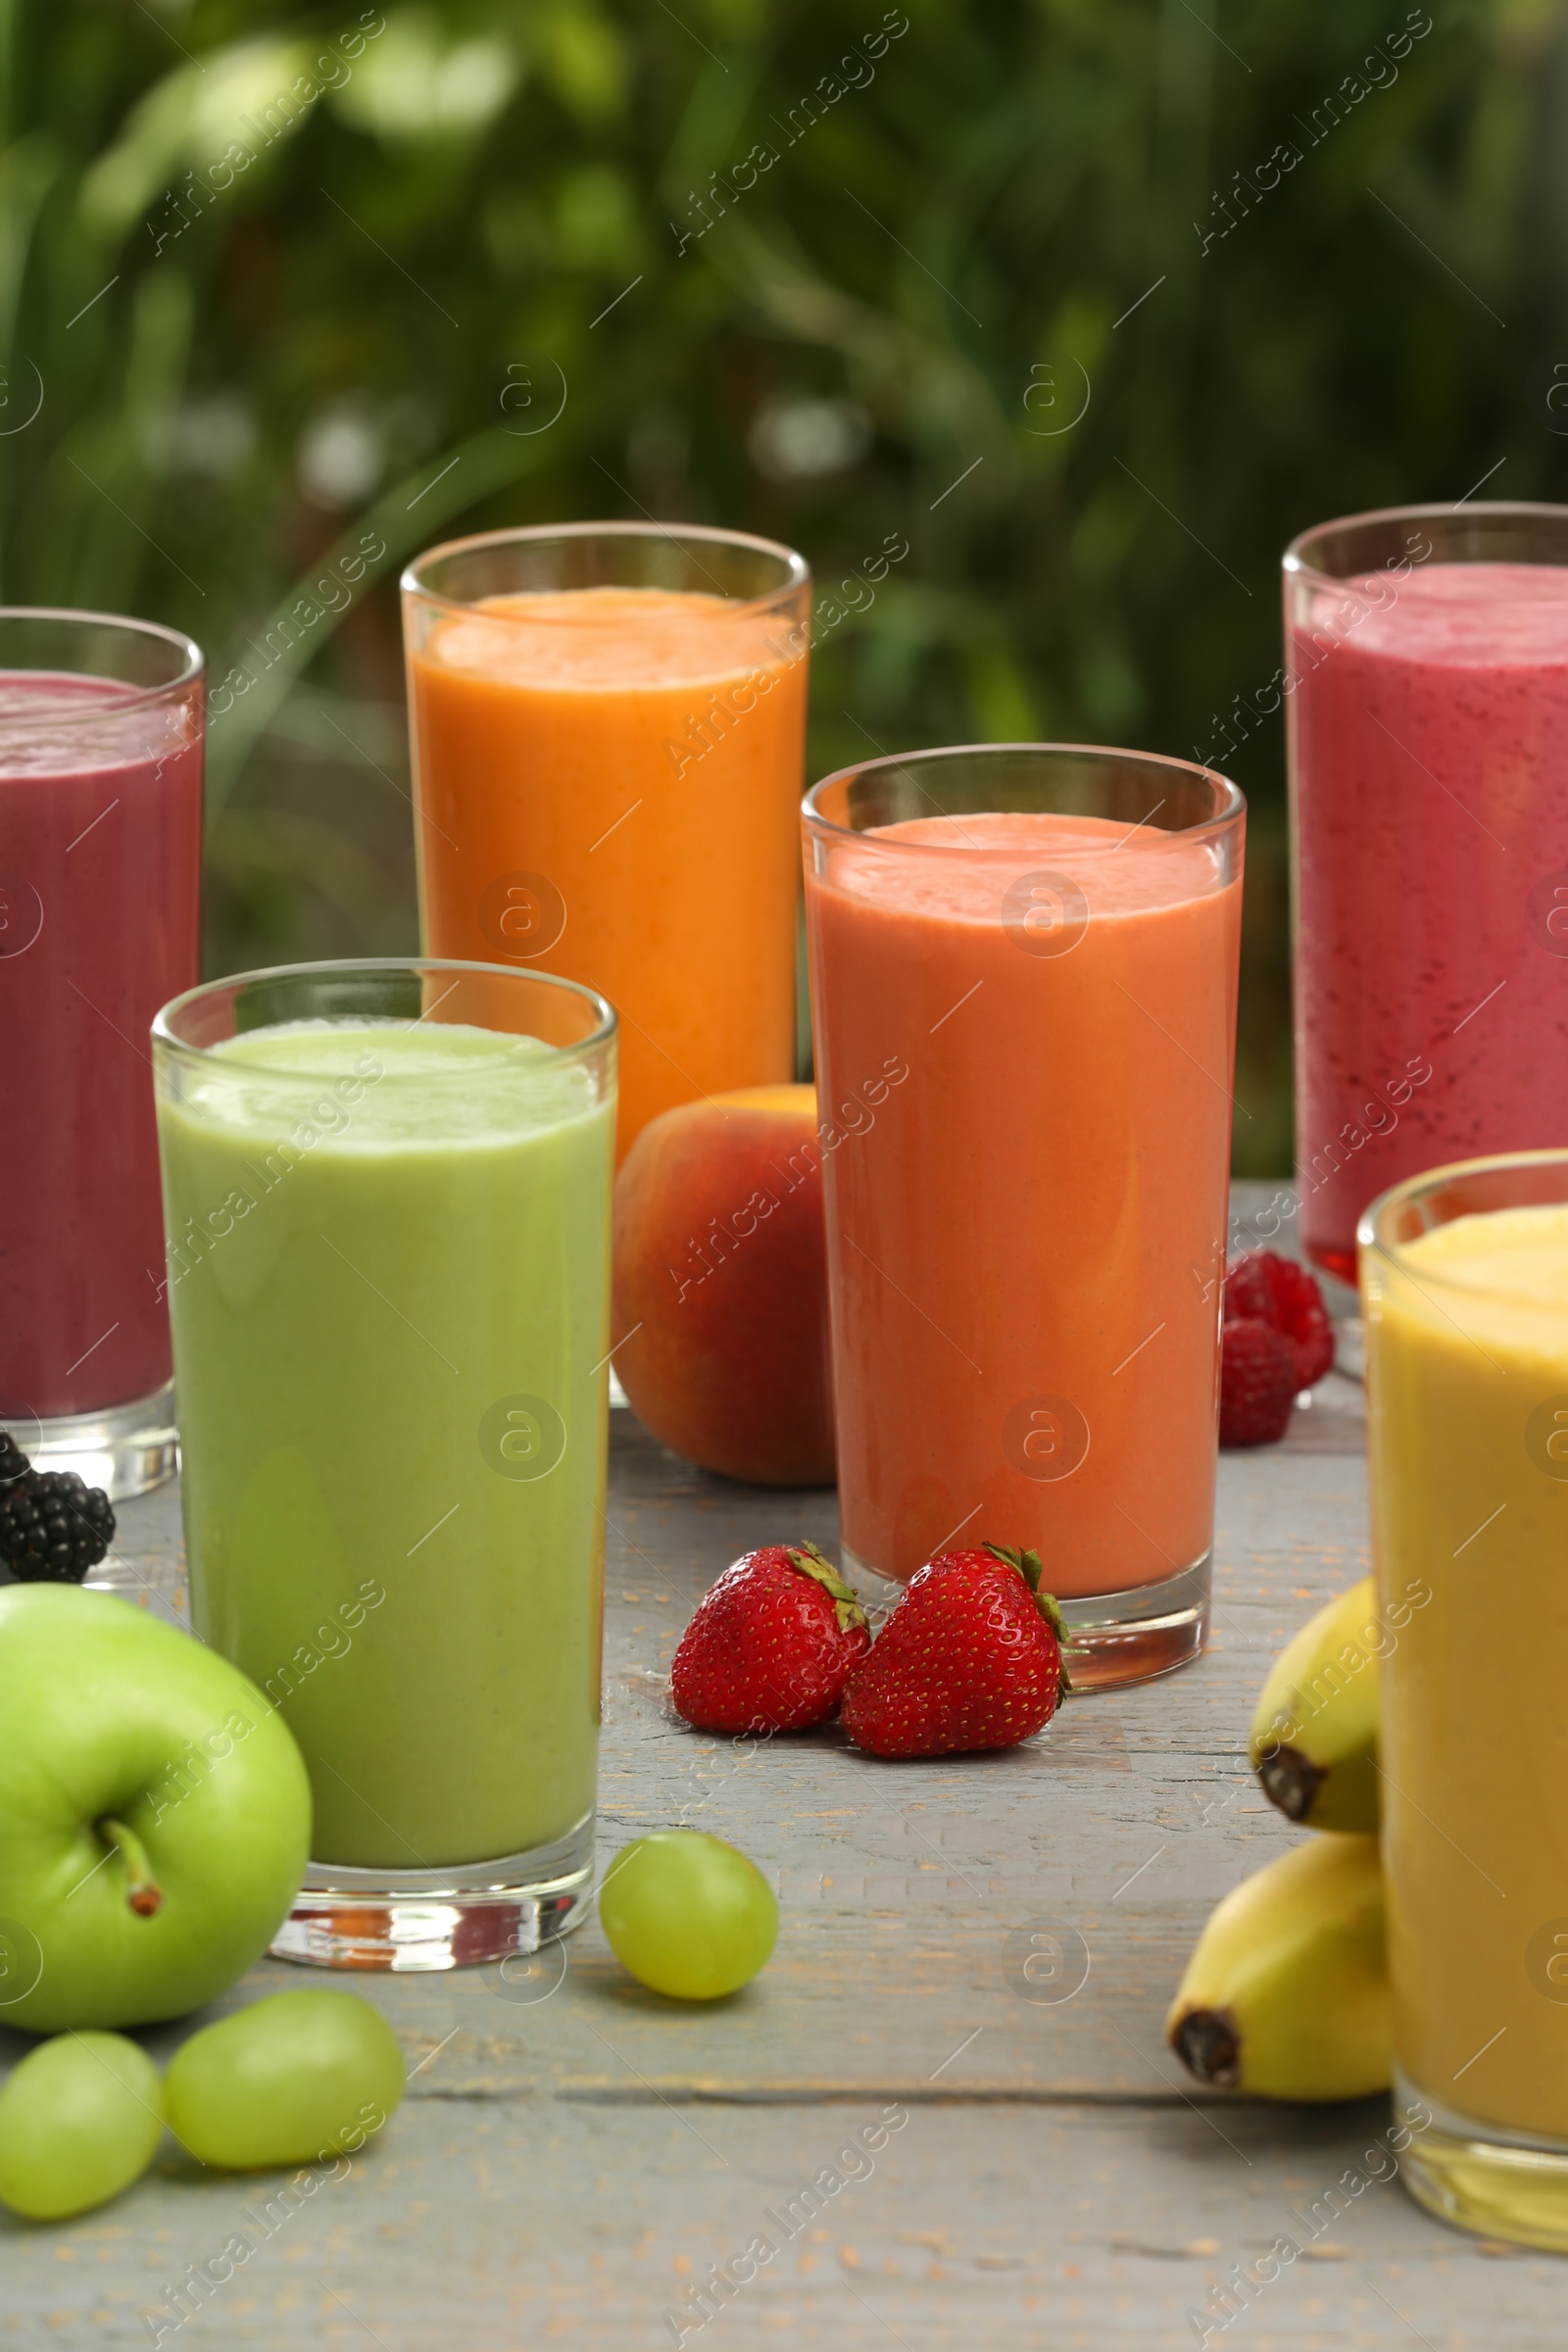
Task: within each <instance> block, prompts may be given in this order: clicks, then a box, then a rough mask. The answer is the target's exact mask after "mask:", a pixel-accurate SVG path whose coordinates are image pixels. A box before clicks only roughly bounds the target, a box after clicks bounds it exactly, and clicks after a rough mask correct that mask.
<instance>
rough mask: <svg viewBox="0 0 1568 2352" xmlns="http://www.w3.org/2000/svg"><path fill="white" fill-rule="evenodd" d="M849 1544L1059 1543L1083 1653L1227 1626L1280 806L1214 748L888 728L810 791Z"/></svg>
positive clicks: (1167, 1644) (1140, 1675)
mask: <svg viewBox="0 0 1568 2352" xmlns="http://www.w3.org/2000/svg"><path fill="white" fill-rule="evenodd" d="M804 824H805V836H806V839H805V850H806V873H807V884H806V905H807V930H808V938H809V947H810V965H811V994H812V1006H813V1011H812V1018H813V1029H814V1036H815V1044H816V1076H817V1090H818V1100H819V1103H820V1108H821V1113H822V1122H823V1123H822V1127H821V1141H822V1150H823V1179H824V1184H825V1189H826V1205H827V1219H828V1263H829V1281H830V1292H831V1310H832V1336H833V1365H834V1383H835V1391H836V1405H835V1411H836V1420H837V1434H838V1455H839V1499H840V1508H841V1513H842V1520H843V1530H844V1542H845V1545H846V1550H847V1555H848V1558H849V1560H850V1563H851V1564H852V1565H853V1566H858V1567H859V1568H862V1569H866V1570H869V1571H871V1572H873V1573H874V1574H876V1575H878V1576H882V1577H889V1578H895V1579H899V1580H904V1579H907V1577H909V1576H910V1575H912V1573H913V1572H914V1570H915V1569H916V1568H918V1567H919V1566H920V1564H921V1563H922V1561H924V1560H926V1559H927V1558H929V1557H930V1556H931V1555H932V1554H933V1553H934V1552H936V1551H939V1550H943V1549H952V1548H955V1547H961V1546H964V1545H969V1544H979V1543H981V1542H983V1541H985V1542H990V1543H993V1544H1009V1545H1015V1546H1033V1547H1034V1548H1036V1549H1038V1550H1039V1551H1040V1553H1041V1555H1042V1557H1043V1559H1044V1562H1045V1583H1046V1585H1047V1587H1048V1588H1049V1589H1050V1590H1051V1591H1052V1592H1054V1593H1056V1594H1057V1596H1058V1597H1059V1598H1060V1600H1061V1602H1062V1604H1063V1607H1064V1610H1065V1613H1066V1616H1067V1620H1068V1624H1069V1626H1070V1627H1071V1629H1072V1633H1073V1642H1074V1654H1072V1657H1071V1665H1072V1674H1073V1678H1074V1681H1075V1682H1076V1683H1078V1684H1080V1685H1081V1686H1091V1687H1092V1686H1094V1685H1097V1684H1111V1683H1123V1682H1136V1681H1142V1680H1143V1679H1145V1678H1146V1677H1148V1676H1150V1675H1152V1674H1160V1673H1164V1672H1167V1671H1169V1670H1170V1669H1171V1668H1172V1667H1175V1666H1178V1665H1181V1664H1182V1663H1183V1662H1184V1661H1185V1660H1186V1659H1188V1658H1190V1657H1193V1656H1196V1655H1197V1653H1198V1651H1199V1650H1200V1649H1201V1646H1202V1642H1203V1637H1204V1632H1205V1629H1206V1624H1207V1614H1208V1593H1209V1553H1210V1544H1211V1539H1212V1532H1213V1513H1214V1477H1215V1459H1216V1449H1217V1421H1218V1415H1217V1394H1218V1370H1219V1319H1220V1279H1221V1277H1222V1275H1223V1272H1224V1261H1225V1231H1226V1200H1227V1193H1226V1187H1227V1181H1228V1173H1229V1160H1230V1132H1231V1074H1232V1060H1233V1054H1234V1044H1235V1026H1236V979H1237V953H1238V944H1239V937H1240V920H1241V872H1242V849H1243V833H1244V826H1245V807H1244V803H1243V800H1242V796H1241V794H1240V793H1239V792H1238V791H1237V789H1236V787H1235V786H1234V785H1233V784H1230V783H1228V782H1226V781H1225V779H1224V778H1223V777H1220V776H1216V775H1214V774H1212V773H1211V772H1209V771H1208V770H1206V769H1202V768H1199V767H1194V766H1190V765H1188V764H1187V763H1186V762H1185V761H1182V760H1161V759H1155V758H1152V757H1146V756H1145V755H1143V754H1139V753H1133V752H1120V751H1099V750H1081V749H1076V748H1073V747H1064V746H1059V745H1049V744H1014V745H990V746H984V747H981V748H978V749H969V750H954V751H937V752H922V753H917V754H912V755H910V756H908V757H907V758H901V759H889V760H873V761H871V762H869V763H867V764H866V765H863V766H860V767H856V768H850V769H845V770H844V771H843V772H842V773H840V774H838V775H835V776H829V777H828V778H827V779H826V781H825V782H824V783H821V784H818V785H817V786H816V787H815V789H814V791H812V792H811V793H809V795H808V797H807V802H806V808H805V810H804Z"/></svg>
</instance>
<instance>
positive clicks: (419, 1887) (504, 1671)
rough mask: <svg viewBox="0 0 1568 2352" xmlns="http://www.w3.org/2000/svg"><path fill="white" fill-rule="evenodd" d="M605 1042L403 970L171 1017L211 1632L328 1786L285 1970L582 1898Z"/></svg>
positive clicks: (521, 1925) (510, 1926)
mask: <svg viewBox="0 0 1568 2352" xmlns="http://www.w3.org/2000/svg"><path fill="white" fill-rule="evenodd" d="M614 1050H615V1019H614V1014H613V1012H612V1011H611V1009H610V1007H609V1005H606V1004H605V1002H604V1000H603V999H602V998H600V997H597V996H594V995H593V994H592V993H591V992H590V991H589V990H587V989H584V988H579V987H577V986H575V985H574V984H573V983H572V982H570V981H565V980H559V979H553V978H548V977H546V976H545V975H544V974H542V973H528V972H515V971H511V970H504V969H498V968H495V967H492V966H487V965H484V964H473V963H434V962H428V961H422V960H415V959H408V960H396V961H390V960H389V961H386V962H378V963H327V964H317V965H301V966H297V967H295V968H294V969H292V970H279V971H271V972H253V973H250V974H247V975H245V976H244V977H242V978H239V979H233V980H222V981H217V982H213V983H211V984H210V985H209V986H207V987H205V988H200V989H195V990H193V991H192V992H191V993H190V994H189V995H188V996H184V997H178V998H176V999H175V1000H174V1002H173V1003H172V1005H166V1006H165V1008H164V1010H163V1011H162V1012H161V1013H160V1014H159V1016H158V1019H157V1022H156V1023H155V1025H154V1030H153V1053H154V1060H155V1066H156V1075H157V1095H158V1129H159V1142H160V1148H161V1152H162V1158H163V1180H164V1210H165V1225H166V1232H167V1237H168V1296H169V1305H170V1317H171V1323H172V1330H173V1339H174V1366H175V1383H176V1413H177V1418H178V1424H179V1434H180V1446H181V1471H182V1481H183V1492H182V1501H183V1508H184V1520H185V1549H186V1558H187V1560H188V1562H189V1568H190V1592H191V1614H192V1618H193V1621H194V1625H195V1630H196V1632H197V1633H198V1634H199V1635H200V1636H201V1638H202V1640H203V1641H205V1642H209V1643H211V1645H212V1646H213V1647H214V1648H215V1649H217V1650H219V1651H221V1654H222V1655H223V1656H224V1657H226V1658H229V1659H231V1660H232V1662H233V1663H234V1664H235V1665H236V1666H238V1667H240V1668H241V1669H242V1670H243V1671H244V1672H245V1673H246V1674H248V1675H249V1676H250V1678H251V1680H252V1682H254V1683H255V1684H257V1685H258V1687H259V1688H260V1689H261V1690H262V1691H265V1692H266V1693H267V1695H268V1697H269V1698H270V1700H271V1702H272V1704H273V1705H274V1706H276V1707H277V1708H278V1709H279V1710H280V1711H281V1713H282V1716H283V1719H284V1721H285V1722H286V1723H287V1725H288V1727H289V1729H290V1731H291V1732H292V1733H293V1734H294V1736H295V1738H296V1740H298V1741H299V1744H300V1749H301V1752H302V1754H303V1755H304V1758H305V1763H306V1768H307V1770H308V1771H309V1773H310V1778H311V1795H312V1803H313V1810H314V1814H315V1834H314V1837H313V1839H312V1844H311V1857H312V1859H311V1865H310V1869H309V1871H308V1873H307V1877H306V1883H305V1887H304V1888H303V1890H302V1892H301V1894H300V1897H299V1900H298V1903H297V1905H296V1908H295V1911H294V1915H293V1917H292V1918H291V1919H290V1920H289V1921H288V1922H286V1923H285V1925H284V1928H283V1929H282V1931H281V1933H280V1935H279V1936H278V1939H277V1941H276V1942H275V1944H274V1945H273V1950H274V1951H275V1952H276V1953H277V1954H278V1955H279V1957H282V1958H287V1959H294V1960H304V1961H314V1962H318V1963H319V1964H321V1965H323V1966H329V1967H351V1968H393V1969H439V1968H451V1967H455V1966H460V1965H463V1964H465V1963H474V1962H489V1961H500V1960H503V1959H504V1958H505V1957H506V1956H507V1955H508V1954H509V1953H512V1952H515V1951H530V1950H532V1949H533V1948H534V1947H535V1945H536V1944H537V1943H538V1942H539V1941H540V1939H541V1938H542V1937H544V1936H550V1935H554V1934H558V1933H560V1932H561V1930H563V1929H564V1928H566V1927H571V1926H575V1925H576V1924H577V1922H578V1920H579V1919H580V1917H581V1915H582V1907H583V1905H584V1904H585V1902H586V1900H587V1898H588V1895H589V1893H590V1891H591V1885H592V1875H593V1846H594V1806H595V1781H596V1770H597V1758H598V1740H599V1669H600V1630H601V1619H602V1601H603V1593H602V1582H603V1549H604V1546H603V1535H604V1525H605V1522H604V1515H603V1512H604V1501H605V1462H606V1408H607V1403H608V1398H607V1394H606V1383H607V1377H608V1376H607V1371H606V1365H607V1363H608V1360H609V1359H608V1351H609V1348H610V1335H609V1282H608V1274H609V1258H610V1190H611V1168H612V1161H613V1140H614V1125H615V1060H614Z"/></svg>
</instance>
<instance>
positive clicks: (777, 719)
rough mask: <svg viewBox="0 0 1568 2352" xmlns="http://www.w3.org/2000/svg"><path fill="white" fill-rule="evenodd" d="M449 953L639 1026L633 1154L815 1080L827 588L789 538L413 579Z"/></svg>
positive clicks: (433, 839) (519, 556)
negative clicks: (814, 835)
mask: <svg viewBox="0 0 1568 2352" xmlns="http://www.w3.org/2000/svg"><path fill="white" fill-rule="evenodd" d="M403 588H404V625H405V637H406V642H407V649H408V671H409V709H410V728H411V733H412V737H413V746H414V797H415V808H416V810H417V824H416V828H415V834H416V843H417V856H418V868H419V907H420V920H421V924H422V930H423V939H424V946H425V950H426V953H427V954H429V955H432V956H480V957H483V958H485V959H486V960H489V961H492V962H494V961H500V962H506V963H515V964H516V965H518V966H519V967H520V968H523V969H531V970H534V971H543V972H556V973H559V974H561V975H562V976H563V977H564V978H566V979H568V980H576V981H578V982H580V983H581V984H582V985H583V986H585V987H588V988H594V989H598V990H599V991H600V992H601V993H602V994H603V995H605V996H607V997H608V998H609V999H610V1001H611V1002H612V1004H613V1005H614V1006H615V1008H616V1011H617V1012H618V1013H619V1015H620V1019H621V1023H622V1028H621V1072H620V1114H619V1130H618V1145H619V1151H620V1153H621V1155H622V1156H623V1155H624V1154H625V1152H627V1151H628V1150H629V1148H630V1146H631V1145H632V1143H633V1142H635V1140H636V1138H637V1136H638V1135H639V1133H640V1132H641V1130H642V1129H643V1128H644V1127H645V1126H646V1125H647V1123H648V1121H649V1120H650V1119H651V1118H654V1117H656V1116H657V1115H658V1114H659V1112H660V1111H662V1110H668V1109H670V1108H671V1107H672V1106H673V1105H674V1104H676V1103H689V1102H692V1101H693V1100H695V1099H696V1098H697V1097H698V1096H701V1095H715V1094H724V1093H727V1092H729V1091H730V1090H732V1089H734V1088H736V1087H744V1086H765V1085H772V1084H775V1083H777V1082H779V1081H781V1080H785V1079H789V1078H793V1076H794V1075H795V1030H796V991H795V949H796V924H797V909H798V903H799V889H798V883H797V879H796V858H797V850H796V821H797V820H796V811H797V809H799V806H800V796H801V788H802V783H803V781H804V769H803V763H804V759H805V734H806V673H807V656H808V651H809V630H808V618H809V600H810V586H809V572H808V570H807V567H806V564H805V563H804V561H803V560H802V558H801V557H799V556H797V555H794V554H792V553H791V551H790V550H789V549H788V548H786V547H777V546H774V545H773V543H772V542H771V541H769V540H766V539H749V538H746V537H744V536H742V535H741V534H740V533H739V532H735V531H718V530H704V529H700V528H698V527H697V526H695V525H692V524H687V523H682V524H680V525H679V526H676V527H669V528H666V527H665V526H663V525H658V524H643V523H572V524H553V525H550V526H548V527H546V528H541V529H536V530H520V531H496V532H490V533H487V534H486V535H485V536H483V537H481V538H475V539H461V540H456V541H454V542H452V543H451V544H450V545H448V546H445V547H437V548H433V549H431V550H430V552H429V553H428V554H426V555H423V556H421V557H419V559H418V561H417V563H415V564H413V565H411V567H410V569H409V570H408V571H407V572H406V573H405V575H404V580H403Z"/></svg>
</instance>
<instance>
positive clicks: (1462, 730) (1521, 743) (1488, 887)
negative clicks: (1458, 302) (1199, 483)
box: [1276, 504, 1568, 1282]
mask: <svg viewBox="0 0 1568 2352" xmlns="http://www.w3.org/2000/svg"><path fill="white" fill-rule="evenodd" d="M1285 637H1286V666H1285V668H1284V669H1283V670H1282V671H1281V672H1280V684H1281V686H1282V688H1283V694H1284V697H1285V698H1287V709H1288V712H1289V745H1290V770H1291V823H1292V861H1293V869H1294V879H1295V900H1296V1146H1297V1169H1298V1174H1299V1184H1300V1194H1301V1219H1302V1241H1303V1244H1304V1247H1305V1250H1306V1252H1307V1254H1308V1256H1310V1257H1311V1258H1313V1259H1314V1260H1315V1261H1316V1263H1317V1264H1318V1265H1319V1266H1321V1267H1323V1268H1325V1269H1326V1270H1327V1271H1328V1272H1329V1273H1331V1274H1336V1275H1338V1276H1339V1277H1340V1278H1341V1279H1342V1280H1344V1281H1349V1282H1353V1281H1354V1279H1355V1228H1356V1220H1357V1218H1358V1217H1359V1215H1360V1214H1361V1211H1362V1210H1363V1209H1364V1208H1365V1207H1366V1205H1367V1203H1368V1202H1369V1201H1371V1200H1373V1199H1374V1198H1375V1197H1376V1196H1377V1195H1378V1194H1379V1193H1381V1192H1383V1191H1385V1190H1386V1189H1387V1187H1389V1186H1390V1185H1394V1184H1398V1183H1402V1182H1403V1181H1404V1179H1405V1178H1406V1177H1409V1176H1413V1175H1415V1174H1417V1173H1418V1172H1419V1171H1420V1170H1422V1169H1424V1168H1430V1167H1435V1166H1438V1165H1440V1164H1442V1163H1443V1162H1445V1161H1447V1160H1454V1159H1471V1158H1475V1157H1476V1156H1478V1155H1480V1154H1483V1153H1492V1152H1520V1151H1528V1150H1531V1149H1533V1148H1537V1147H1544V1146H1549V1145H1558V1144H1562V1143H1568V1053H1565V1045H1568V507H1546V506H1509V505H1501V504H1496V505H1494V504H1486V505H1466V504H1461V505H1460V506H1458V507H1456V508H1455V507H1405V508H1397V509H1391V510H1389V511H1387V512H1385V513H1381V514H1372V515H1351V516H1349V517H1348V518H1347V519H1346V520H1343V521H1339V522H1330V523H1324V524H1322V525H1320V526H1319V527H1318V528H1317V529H1315V530H1311V531H1307V532H1303V534H1302V535H1301V537H1300V538H1299V539H1297V540H1295V541H1294V542H1293V543H1292V545H1291V546H1290V548H1289V549H1288V550H1287V551H1286V556H1285ZM1276 707H1277V706H1276Z"/></svg>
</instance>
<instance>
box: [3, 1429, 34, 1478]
mask: <svg viewBox="0 0 1568 2352" xmlns="http://www.w3.org/2000/svg"><path fill="white" fill-rule="evenodd" d="M29 1467H30V1465H29V1463H28V1461H27V1457H26V1455H25V1453H24V1452H23V1450H22V1447H21V1446H19V1445H18V1444H17V1441H16V1439H15V1438H14V1437H13V1436H12V1435H11V1432H10V1430H9V1429H0V1490H3V1489H5V1488H6V1487H9V1486H12V1485H13V1484H14V1483H15V1482H16V1480H18V1479H19V1478H25V1477H26V1475H27V1471H28V1468H29Z"/></svg>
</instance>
